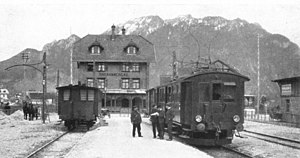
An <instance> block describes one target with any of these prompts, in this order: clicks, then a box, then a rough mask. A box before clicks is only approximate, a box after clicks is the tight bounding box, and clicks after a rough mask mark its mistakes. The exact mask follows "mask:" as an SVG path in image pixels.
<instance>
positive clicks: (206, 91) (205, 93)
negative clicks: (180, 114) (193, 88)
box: [195, 82, 210, 120]
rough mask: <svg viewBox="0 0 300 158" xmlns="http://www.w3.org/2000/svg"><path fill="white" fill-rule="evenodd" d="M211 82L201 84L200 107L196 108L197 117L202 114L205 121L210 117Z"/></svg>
mask: <svg viewBox="0 0 300 158" xmlns="http://www.w3.org/2000/svg"><path fill="white" fill-rule="evenodd" d="M209 87H210V86H209V82H200V83H199V88H198V90H199V96H198V97H199V98H198V102H199V105H197V106H196V107H195V108H196V109H197V110H196V111H195V112H196V113H195V115H199V114H201V115H202V116H203V119H204V120H207V119H208V117H209V116H210V108H209V104H210V102H209V101H210V88H209Z"/></svg>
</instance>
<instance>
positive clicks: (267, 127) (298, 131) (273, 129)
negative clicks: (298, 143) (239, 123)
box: [244, 121, 300, 140]
mask: <svg viewBox="0 0 300 158" xmlns="http://www.w3.org/2000/svg"><path fill="white" fill-rule="evenodd" d="M244 125H245V130H249V131H250V130H251V131H254V132H259V133H264V134H269V135H274V136H278V137H284V138H289V139H293V140H300V137H299V136H300V128H292V127H286V126H278V125H274V124H266V123H259V122H252V121H246V122H245V124H244Z"/></svg>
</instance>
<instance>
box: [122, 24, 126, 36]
mask: <svg viewBox="0 0 300 158" xmlns="http://www.w3.org/2000/svg"><path fill="white" fill-rule="evenodd" d="M125 32H126V29H125V28H124V26H123V28H122V35H125Z"/></svg>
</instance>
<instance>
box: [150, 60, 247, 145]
mask: <svg viewBox="0 0 300 158" xmlns="http://www.w3.org/2000/svg"><path fill="white" fill-rule="evenodd" d="M212 64H215V65H221V68H216V67H215V66H214V67H212V68H208V69H203V70H202V71H198V72H196V73H195V74H192V75H189V76H186V77H182V78H179V79H177V80H175V81H172V82H169V83H167V84H164V85H160V86H157V87H154V88H152V89H149V90H148V91H147V93H148V95H147V96H148V97H149V98H148V101H149V104H150V105H149V107H150V108H151V107H152V106H153V105H154V104H155V105H158V106H161V107H162V108H163V110H165V109H166V108H165V105H166V104H170V105H171V106H172V109H173V110H174V112H175V118H174V122H173V125H174V126H173V132H174V134H178V136H179V138H181V139H183V140H184V141H185V142H187V143H189V144H193V145H205V146H215V145H223V144H230V143H231V141H232V139H233V135H234V132H235V131H241V130H243V122H244V111H243V110H244V106H245V105H244V103H245V102H244V82H245V81H249V78H248V77H245V76H243V75H241V74H240V73H238V72H237V71H236V70H234V69H232V68H230V67H229V66H228V65H227V64H225V63H223V62H221V61H219V60H218V61H216V62H213V63H212ZM150 110H151V109H149V111H150Z"/></svg>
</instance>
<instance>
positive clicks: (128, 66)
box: [87, 62, 140, 72]
mask: <svg viewBox="0 0 300 158" xmlns="http://www.w3.org/2000/svg"><path fill="white" fill-rule="evenodd" d="M87 64H88V66H87V71H94V63H92V62H89V63H87ZM95 66H96V71H98V72H105V71H108V66H107V65H106V64H105V63H96V64H95ZM121 71H122V72H139V71H140V65H139V64H138V63H123V65H122V68H121Z"/></svg>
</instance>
